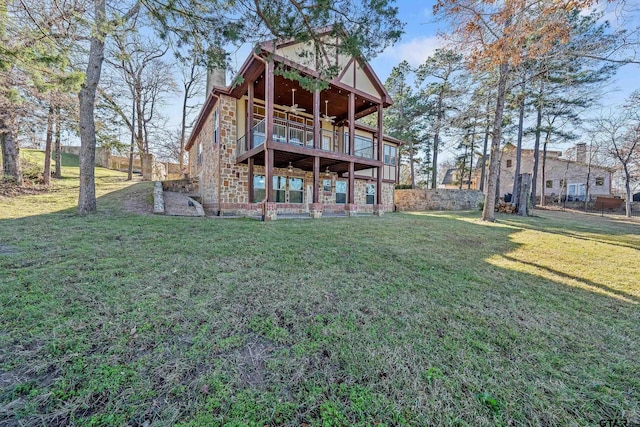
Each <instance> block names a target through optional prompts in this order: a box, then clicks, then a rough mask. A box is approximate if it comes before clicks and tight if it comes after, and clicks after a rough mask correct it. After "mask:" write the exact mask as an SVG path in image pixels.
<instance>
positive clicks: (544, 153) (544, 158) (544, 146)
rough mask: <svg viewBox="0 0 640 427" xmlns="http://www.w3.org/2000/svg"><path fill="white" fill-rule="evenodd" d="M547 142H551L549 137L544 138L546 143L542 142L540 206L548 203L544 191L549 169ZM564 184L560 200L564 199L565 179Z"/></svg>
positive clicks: (561, 187)
mask: <svg viewBox="0 0 640 427" xmlns="http://www.w3.org/2000/svg"><path fill="white" fill-rule="evenodd" d="M547 142H549V139H548V138H545V139H544V143H543V144H542V179H541V180H540V182H541V185H540V206H544V205H546V204H547V203H546V200H545V194H544V193H545V191H544V186H545V185H546V182H545V180H546V172H547V171H546V169H547ZM563 182H564V185H561V186H560V196H561V197H560V201H562V189H563V188H564V186H566V185H567V182H566V181H563Z"/></svg>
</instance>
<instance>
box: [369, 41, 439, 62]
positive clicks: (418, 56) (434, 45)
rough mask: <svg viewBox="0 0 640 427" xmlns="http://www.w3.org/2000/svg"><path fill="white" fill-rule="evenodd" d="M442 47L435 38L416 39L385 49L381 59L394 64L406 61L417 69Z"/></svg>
mask: <svg viewBox="0 0 640 427" xmlns="http://www.w3.org/2000/svg"><path fill="white" fill-rule="evenodd" d="M443 45H444V44H443V41H442V40H441V39H439V38H438V37H437V36H430V37H417V38H413V39H411V40H409V41H406V42H403V43H400V44H397V45H395V46H392V47H390V48H388V49H386V50H385V51H384V52H383V53H382V55H381V59H382V58H384V59H391V60H395V62H396V63H400V62H401V61H404V60H406V61H407V62H408V63H409V64H411V65H412V66H414V67H417V66H418V65H421V64H423V63H424V62H425V61H426V60H427V58H428V57H429V56H431V55H433V53H434V52H435V50H436V49H439V48H441V47H442V46H443ZM394 65H395V64H394Z"/></svg>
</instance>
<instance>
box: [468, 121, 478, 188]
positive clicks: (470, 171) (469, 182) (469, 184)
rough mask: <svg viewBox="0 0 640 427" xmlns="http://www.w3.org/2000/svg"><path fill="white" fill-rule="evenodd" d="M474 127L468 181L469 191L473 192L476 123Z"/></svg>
mask: <svg viewBox="0 0 640 427" xmlns="http://www.w3.org/2000/svg"><path fill="white" fill-rule="evenodd" d="M473 126H474V127H473V132H471V156H469V180H468V181H467V190H471V175H472V173H473V148H474V147H473V145H474V143H475V139H476V128H475V123H474V125H473Z"/></svg>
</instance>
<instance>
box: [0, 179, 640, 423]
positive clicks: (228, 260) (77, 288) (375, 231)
mask: <svg viewBox="0 0 640 427" xmlns="http://www.w3.org/2000/svg"><path fill="white" fill-rule="evenodd" d="M144 185H146V184H140V185H134V186H131V187H128V188H126V189H122V190H118V191H114V192H112V193H109V194H107V195H105V196H102V197H100V199H99V204H98V206H99V211H100V213H99V214H98V215H92V216H78V215H74V212H75V210H74V209H67V210H62V211H59V212H58V213H64V214H69V215H38V216H31V217H25V218H19V219H13V220H0V241H2V242H4V241H7V242H12V244H11V245H12V247H14V248H17V249H18V252H19V253H13V254H11V255H10V256H9V255H2V254H0V269H1V270H2V271H3V272H6V274H3V275H2V276H0V283H1V284H2V286H0V305H2V307H3V308H6V309H5V310H2V312H0V321H1V323H2V325H3V327H4V330H5V332H4V333H2V334H0V379H1V380H2V381H4V382H3V384H2V387H3V391H2V392H0V405H2V406H4V407H5V408H6V407H9V408H11V409H10V410H9V411H7V412H2V413H0V422H1V421H3V420H4V421H7V422H8V423H9V424H16V425H17V424H24V425H40V424H47V423H48V424H77V425H108V424H110V423H111V424H118V425H126V424H144V423H145V422H148V423H150V424H158V425H163V424H164V425H175V424H178V423H183V425H193V426H197V425H219V424H224V423H229V424H233V423H236V425H239V424H245V425H246V424H254V425H301V424H303V423H307V424H311V425H319V424H325V425H371V424H373V423H375V422H379V423H386V424H388V425H478V426H493V425H499V424H503V425H571V424H573V425H592V424H594V423H595V422H597V420H600V419H603V418H607V417H610V416H612V415H616V414H618V415H619V414H625V416H626V417H628V418H629V421H633V420H635V418H633V417H636V418H637V417H638V416H639V414H640V412H639V410H640V409H639V407H638V402H639V401H640V395H639V390H640V387H637V385H638V384H637V378H638V376H637V375H636V373H637V369H638V368H637V357H636V356H638V354H637V352H638V350H637V348H636V347H634V343H635V342H638V340H640V332H639V331H638V329H637V322H638V320H639V317H640V314H639V310H638V304H635V303H630V302H625V301H621V300H619V299H616V298H613V297H610V296H606V295H602V294H600V293H595V292H590V291H588V290H586V289H582V288H575V287H570V286H568V285H567V284H566V283H562V280H561V279H568V280H569V279H570V280H580V281H584V280H583V279H581V278H579V277H573V276H570V275H567V274H565V273H561V272H556V271H552V273H553V274H554V275H556V276H558V278H559V280H557V281H553V280H549V279H545V278H543V277H539V276H536V275H533V274H527V273H524V272H519V271H514V270H509V269H506V268H502V267H497V266H495V265H492V264H490V263H489V262H488V261H487V260H488V259H490V258H491V257H493V256H502V257H506V258H508V257H509V254H510V253H512V252H514V251H516V250H518V249H521V248H522V245H521V244H519V243H516V242H515V241H514V240H513V235H514V234H515V233H519V232H521V231H522V229H523V227H525V226H531V227H535V228H534V229H536V231H540V232H546V231H545V230H544V228H545V227H544V226H543V225H541V224H539V221H540V220H538V219H535V218H534V219H525V220H522V221H518V224H506V223H505V221H503V223H501V224H497V225H494V224H484V223H480V222H479V221H477V220H476V219H475V218H476V216H477V213H447V214H443V213H442V214H433V215H430V214H428V213H427V214H423V215H408V214H390V215H386V216H384V217H382V218H377V217H362V218H346V217H345V218H326V219H320V220H317V221H311V220H310V221H287V220H284V221H275V222H272V223H262V222H256V221H250V220H247V221H217V220H211V219H207V218H204V219H201V218H199V219H196V220H194V218H175V217H164V216H137V215H130V214H127V213H126V211H125V210H124V209H123V207H122V206H123V204H124V203H125V201H126V200H128V199H129V198H131V197H135V196H136V195H137V194H138V192H142V190H145V191H146V189H145V187H144ZM529 221H530V224H529ZM566 231H567V232H570V230H566ZM551 232H553V231H551ZM569 237H573V236H569ZM576 244H581V243H578V242H576ZM614 250H615V249H614ZM549 256H550V257H553V254H550V255H549ZM512 261H515V262H519V263H522V262H523V261H522V260H512ZM525 263H532V264H534V266H535V267H537V268H544V267H540V266H538V265H535V264H537V263H536V262H535V261H531V260H525ZM585 283H586V282H585ZM587 284H589V283H587ZM594 285H595V286H599V285H597V284H594ZM608 291H610V292H614V291H613V290H608ZM625 298H629V297H628V296H625ZM632 299H633V301H635V302H637V298H635V297H634V298H632ZM256 378H258V379H259V381H254V379H256ZM256 384H258V386H256ZM478 396H482V399H480V398H479V397H478ZM486 402H495V404H494V403H492V404H491V407H487V404H486ZM54 417H58V418H54Z"/></svg>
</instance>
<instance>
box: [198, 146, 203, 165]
mask: <svg viewBox="0 0 640 427" xmlns="http://www.w3.org/2000/svg"><path fill="white" fill-rule="evenodd" d="M200 163H202V144H201V143H199V142H198V164H200Z"/></svg>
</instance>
